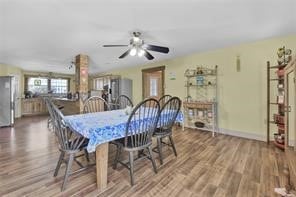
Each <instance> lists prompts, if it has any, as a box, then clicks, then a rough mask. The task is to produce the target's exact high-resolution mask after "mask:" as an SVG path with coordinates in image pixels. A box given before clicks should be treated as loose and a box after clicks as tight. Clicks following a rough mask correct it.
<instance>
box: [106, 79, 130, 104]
mask: <svg viewBox="0 0 296 197" xmlns="http://www.w3.org/2000/svg"><path fill="white" fill-rule="evenodd" d="M132 91H133V83H132V80H131V79H126V78H123V79H121V78H117V79H111V81H110V89H109V99H110V100H109V102H111V103H113V102H115V100H116V98H117V97H118V96H120V95H126V96H128V97H129V98H130V99H131V100H133V93H132Z"/></svg>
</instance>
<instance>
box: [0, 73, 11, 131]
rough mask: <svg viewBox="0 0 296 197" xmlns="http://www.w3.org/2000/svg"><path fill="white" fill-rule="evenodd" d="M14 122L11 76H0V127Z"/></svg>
mask: <svg viewBox="0 0 296 197" xmlns="http://www.w3.org/2000/svg"><path fill="white" fill-rule="evenodd" d="M13 124H14V85H13V77H0V127H5V126H12V125H13Z"/></svg>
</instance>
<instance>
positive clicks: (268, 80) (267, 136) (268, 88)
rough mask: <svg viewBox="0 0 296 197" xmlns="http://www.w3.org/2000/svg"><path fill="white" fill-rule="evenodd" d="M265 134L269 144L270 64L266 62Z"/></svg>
mask: <svg viewBox="0 0 296 197" xmlns="http://www.w3.org/2000/svg"><path fill="white" fill-rule="evenodd" d="M266 124H267V133H266V142H267V144H269V135H270V125H269V124H270V62H269V61H268V62H267V118H266Z"/></svg>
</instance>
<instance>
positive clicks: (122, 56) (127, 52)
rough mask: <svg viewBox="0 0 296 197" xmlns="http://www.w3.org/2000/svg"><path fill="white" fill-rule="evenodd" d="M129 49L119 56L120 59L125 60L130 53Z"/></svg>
mask: <svg viewBox="0 0 296 197" xmlns="http://www.w3.org/2000/svg"><path fill="white" fill-rule="evenodd" d="M130 51H131V49H129V50H127V51H126V52H124V53H123V54H122V55H121V56H119V58H120V59H122V58H125V57H126V56H127V55H128V54H129V53H130Z"/></svg>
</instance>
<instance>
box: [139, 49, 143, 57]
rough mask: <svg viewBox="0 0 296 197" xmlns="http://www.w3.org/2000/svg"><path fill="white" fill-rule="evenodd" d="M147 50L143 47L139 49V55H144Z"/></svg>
mask: <svg viewBox="0 0 296 197" xmlns="http://www.w3.org/2000/svg"><path fill="white" fill-rule="evenodd" d="M144 53H145V51H144V50H143V49H139V50H138V56H139V57H142V56H143V55H144Z"/></svg>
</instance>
